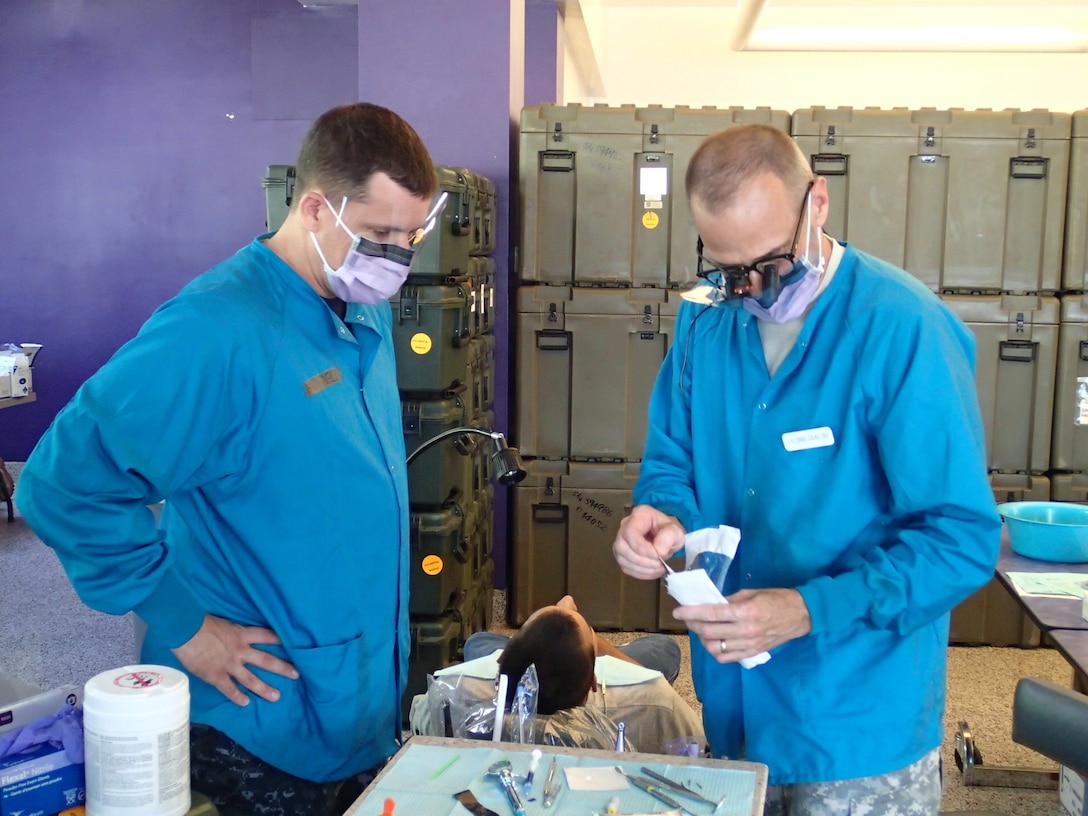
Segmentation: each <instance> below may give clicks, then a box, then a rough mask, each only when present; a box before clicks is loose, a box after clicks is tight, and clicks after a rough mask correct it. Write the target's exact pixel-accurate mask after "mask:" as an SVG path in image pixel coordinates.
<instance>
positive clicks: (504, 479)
mask: <svg viewBox="0 0 1088 816" xmlns="http://www.w3.org/2000/svg"><path fill="white" fill-rule="evenodd" d="M464 436H486V437H487V438H488V439H490V440H491V446H492V450H491V465H492V471H491V472H492V474H493V477H494V479H495V481H497V482H498V483H499V484H502V485H513V484H517V483H518V482H520V481H521V480H522V479H524V478H525V476H526V472H525V468H524V467H523V466H522V463H521V456H520V455H519V454H518V449H517V448H511V447H510V445H509V444H508V443H507V441H506V437H505V436H503V435H502V434H501V433H500V432H499V431H489V430H485V429H484V428H473V427H471V426H467V425H465V426H462V427H458V428H449V429H447V430H445V431H442V433H440V434H436V435H434V436H432V437H431V438H430V439H428V440H427V441H426V442H424V443H423V444H422V445H420V446H419V447H418V448H416V449H415V450H414V451H412V452H411V453H410V454H408V459H407V460H406V462H407V464H409V465H411V464H412V461H413V460H414V459H415V458H416V457H417V456H419V455H420V454H421V453H423V451H425V450H427V449H428V448H430V447H432V446H433V445H436V444H438V443H439V442H441V441H443V440H445V439H450V438H451V437H464ZM458 450H459V451H460V452H461V453H463V454H467V453H468V452H469V451H470V450H471V448H469V446H467V445H464V444H462V445H459V446H458Z"/></svg>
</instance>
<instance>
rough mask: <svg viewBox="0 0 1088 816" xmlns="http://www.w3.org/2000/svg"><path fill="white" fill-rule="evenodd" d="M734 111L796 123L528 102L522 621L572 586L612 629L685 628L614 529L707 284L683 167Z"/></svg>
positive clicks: (523, 178) (521, 344)
mask: <svg viewBox="0 0 1088 816" xmlns="http://www.w3.org/2000/svg"><path fill="white" fill-rule="evenodd" d="M737 122H766V123H770V124H774V125H776V126H778V127H780V128H782V129H783V130H786V131H788V128H789V117H788V116H787V114H785V113H784V112H779V111H772V110H770V109H756V110H744V109H740V108H730V109H718V108H702V109H695V108H686V107H677V108H662V107H652V106H651V107H646V108H636V107H634V106H622V107H608V106H603V105H597V106H593V107H583V106H581V105H550V104H549V105H540V106H536V107H530V108H526V109H525V110H524V111H523V112H522V117H521V137H520V159H519V161H520V195H521V201H520V203H521V207H520V212H521V242H520V258H519V263H518V269H519V284H520V285H519V287H518V289H517V292H516V294H515V297H514V300H515V303H516V310H517V313H516V315H515V321H516V326H515V336H516V344H517V350H516V364H515V369H514V371H515V382H516V385H515V393H514V402H515V423H516V431H517V436H516V438H517V440H518V445H519V447H520V449H521V453H522V456H523V457H524V458H525V459H526V466H527V469H528V471H529V477H528V478H527V479H526V480H525V481H524V482H522V483H521V484H520V485H518V486H517V487H515V488H514V505H513V525H514V535H513V542H514V546H513V551H512V564H513V575H512V583H511V597H510V603H509V605H508V612H509V617H510V621H511V623H513V624H517V625H520V624H521V623H523V622H524V621H525V619H526V618H527V617H528V616H529V614H531V613H532V612H533V611H534V610H535V609H537V608H539V607H541V606H543V605H546V604H552V603H555V602H556V601H557V600H558V599H559V598H560V597H561V596H562V595H564V594H566V593H570V594H572V595H573V596H574V598H575V600H576V602H577V603H578V607H579V609H580V611H582V612H583V613H584V614H585V616H586V618H587V619H588V620H589V621H590V623H592V624H593V625H594V626H595V627H597V628H600V629H628V630H638V629H642V630H669V631H676V630H679V629H680V628H681V627H679V626H678V625H677V624H676V621H675V620H673V618H672V614H671V612H672V608H673V603H672V601H671V600H670V599H668V598H667V597H666V596H665V595H664V594H663V592H662V591H661V589H660V587H659V585H658V582H643V581H636V580H633V579H631V578H628V577H627V576H624V575H622V574H621V573H620V571H619V567H618V566H617V565H616V563H615V561H614V559H613V558H612V541H613V540H614V539H615V536H616V533H617V531H618V529H619V522H620V520H621V519H622V518H623V517H624V516H625V515H626V514H627V513H628V512H629V511H630V509H631V504H632V502H631V493H632V490H633V488H634V483H635V481H636V479H637V477H638V470H639V462H640V460H641V459H642V446H643V441H644V437H645V434H646V407H647V404H648V402H649V397H650V391H651V389H652V387H653V383H654V380H655V378H656V376H657V371H658V368H659V367H660V365H661V363H662V361H663V360H664V357H665V353H666V352H667V351H668V349H669V345H670V343H671V339H672V336H673V326H674V324H675V318H676V313H677V310H678V308H679V302H680V301H679V295H680V292H681V291H682V290H683V289H685V288H687V287H689V286H690V285H691V284H692V283H694V282H695V242H696V237H697V236H696V234H695V228H694V226H693V224H692V221H691V217H690V214H689V212H688V207H687V201H686V196H685V194H684V181H683V179H684V174H685V172H686V170H687V165H688V162H689V161H690V158H691V155H692V153H693V152H694V151H695V148H696V147H698V146H699V144H700V143H701V142H702V141H703V139H704V138H705V137H706V136H708V135H709V134H711V133H714V132H715V131H718V130H721V129H722V128H724V127H727V126H729V125H731V124H734V123H737Z"/></svg>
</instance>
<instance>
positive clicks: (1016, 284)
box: [792, 108, 1071, 645]
mask: <svg viewBox="0 0 1088 816" xmlns="http://www.w3.org/2000/svg"><path fill="white" fill-rule="evenodd" d="M792 133H793V136H794V139H795V141H796V142H797V143H798V145H799V146H800V147H801V149H802V150H803V151H804V152H805V153H806V155H808V156H809V157H810V160H811V163H812V167H813V170H814V172H816V173H817V174H819V175H823V176H824V177H825V178H826V179H827V184H828V189H829V194H830V197H831V214H830V217H829V220H828V223H827V225H826V227H825V228H826V229H827V231H828V233H829V234H831V235H832V236H834V237H836V238H839V239H841V240H851V241H852V242H854V243H855V245H856V246H858V248H860V249H863V250H865V251H867V252H870V253H872V254H873V255H876V256H877V257H880V258H883V259H884V260H887V261H889V262H891V263H893V264H896V265H897V266H901V267H902V268H904V269H906V270H907V271H908V272H910V273H911V274H912V275H914V276H915V277H917V278H918V279H919V280H921V281H922V282H923V283H925V284H926V285H928V286H929V287H930V288H931V289H932V290H933V291H934V292H936V293H938V294H939V295H940V296H941V298H942V299H943V300H944V301H945V303H946V304H947V305H948V306H949V307H950V308H951V309H952V310H953V311H954V312H955V313H956V314H957V315H958V316H959V317H960V319H962V320H963V321H964V323H965V324H966V325H967V326H968V328H970V329H971V330H972V332H973V333H974V334H975V338H976V341H977V347H976V384H977V387H978V394H979V403H980V407H981V410H982V418H983V426H984V428H985V434H986V451H987V465H988V468H989V472H990V481H991V486H992V488H993V491H994V495H995V498H996V499H997V500H998V501H1017V500H1026V499H1043V500H1045V499H1049V498H1050V497H1051V488H1050V478H1049V475H1048V474H1049V471H1050V468H1051V435H1052V434H1051V429H1052V427H1054V423H1055V410H1054V409H1055V368H1056V363H1057V355H1058V349H1059V324H1060V322H1061V320H1060V316H1061V314H1062V309H1063V307H1062V305H1061V303H1060V302H1059V300H1058V297H1057V295H1058V294H1060V293H1061V291H1062V249H1063V240H1064V239H1065V222H1066V190H1067V187H1068V183H1069V178H1070V134H1071V117H1070V116H1069V115H1067V114H1054V113H1050V112H1048V111H1041V110H1033V111H1018V110H1006V111H990V110H980V111H963V110H932V109H922V110H914V111H909V110H903V109H896V110H876V109H864V110H854V109H851V108H838V109H833V110H832V109H824V108H809V109H805V110H799V111H796V112H795V113H794V114H793V122H792ZM1038 639H1039V633H1038V630H1037V629H1035V627H1034V626H1032V625H1031V623H1030V621H1028V620H1027V619H1026V618H1025V617H1024V615H1023V613H1022V612H1021V611H1020V609H1019V606H1018V605H1017V604H1016V602H1015V601H1014V600H1013V599H1012V598H1011V597H1010V596H1009V595H1008V593H1007V591H1006V590H1005V589H1004V588H1003V586H1002V585H1001V584H999V583H998V582H997V581H996V580H995V581H992V582H991V583H990V584H989V585H988V586H986V587H985V588H983V589H982V590H980V591H979V592H978V593H976V595H974V596H973V597H972V598H970V599H968V600H967V601H966V602H965V603H964V604H963V605H961V606H960V607H959V608H958V609H957V610H956V611H955V612H954V614H953V617H952V632H951V640H952V642H954V643H989V644H993V645H1012V644H1019V645H1034V644H1036V643H1038Z"/></svg>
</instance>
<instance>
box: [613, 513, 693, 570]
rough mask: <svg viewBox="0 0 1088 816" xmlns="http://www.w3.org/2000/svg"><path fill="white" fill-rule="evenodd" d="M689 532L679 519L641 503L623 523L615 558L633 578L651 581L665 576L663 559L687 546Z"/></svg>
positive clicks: (614, 548)
mask: <svg viewBox="0 0 1088 816" xmlns="http://www.w3.org/2000/svg"><path fill="white" fill-rule="evenodd" d="M685 535H686V532H685V530H684V527H683V525H682V524H681V523H680V522H679V521H678V520H677V519H676V517H675V516H669V515H666V514H665V513H662V512H661V511H660V510H658V509H657V508H655V507H651V506H650V505H648V504H640V505H638V506H637V507H636V508H635V509H634V510H632V511H631V515H629V516H628V517H627V518H625V519H624V520H623V521H621V522H620V531H619V533H618V534H617V535H616V540H615V541H614V542H613V543H612V555H613V556H615V558H616V563H617V564H619V565H620V569H621V570H623V571H624V572H625V573H627V574H628V575H630V576H631V577H632V578H639V579H642V580H651V579H654V578H660V577H661V576H662V575H664V574H665V566H664V564H662V563H661V559H662V558H664V559H668V558H669V556H671V555H672V554H673V553H675V552H676V551H677V550H679V549H680V548H681V547H683V546H684V536H685Z"/></svg>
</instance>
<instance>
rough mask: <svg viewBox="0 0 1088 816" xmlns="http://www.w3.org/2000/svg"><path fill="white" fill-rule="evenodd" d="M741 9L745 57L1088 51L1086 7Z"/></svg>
mask: <svg viewBox="0 0 1088 816" xmlns="http://www.w3.org/2000/svg"><path fill="white" fill-rule="evenodd" d="M736 1H737V14H736V17H735V21H734V26H733V36H732V44H733V47H734V49H735V50H737V51H944V52H957V51H960V52H980V51H992V52H1021V53H1022V52H1084V51H1088V12H1086V7H1085V5H1084V4H1083V3H1082V2H1079V0H1078V2H1069V0H1043V2H1042V3H1038V2H1036V3H1033V4H1028V3H1023V2H1012V1H1011V0H1008V1H1007V2H1001V1H1000V0H986V2H982V1H981V0H974V2H972V0H953V2H949V3H941V4H940V5H934V4H933V2H931V0H915V2H913V3H910V2H907V1H906V0H868V2H863V3H859V2H856V0H736ZM983 17H985V19H986V23H985V24H981V23H980V19H981V18H983Z"/></svg>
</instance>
